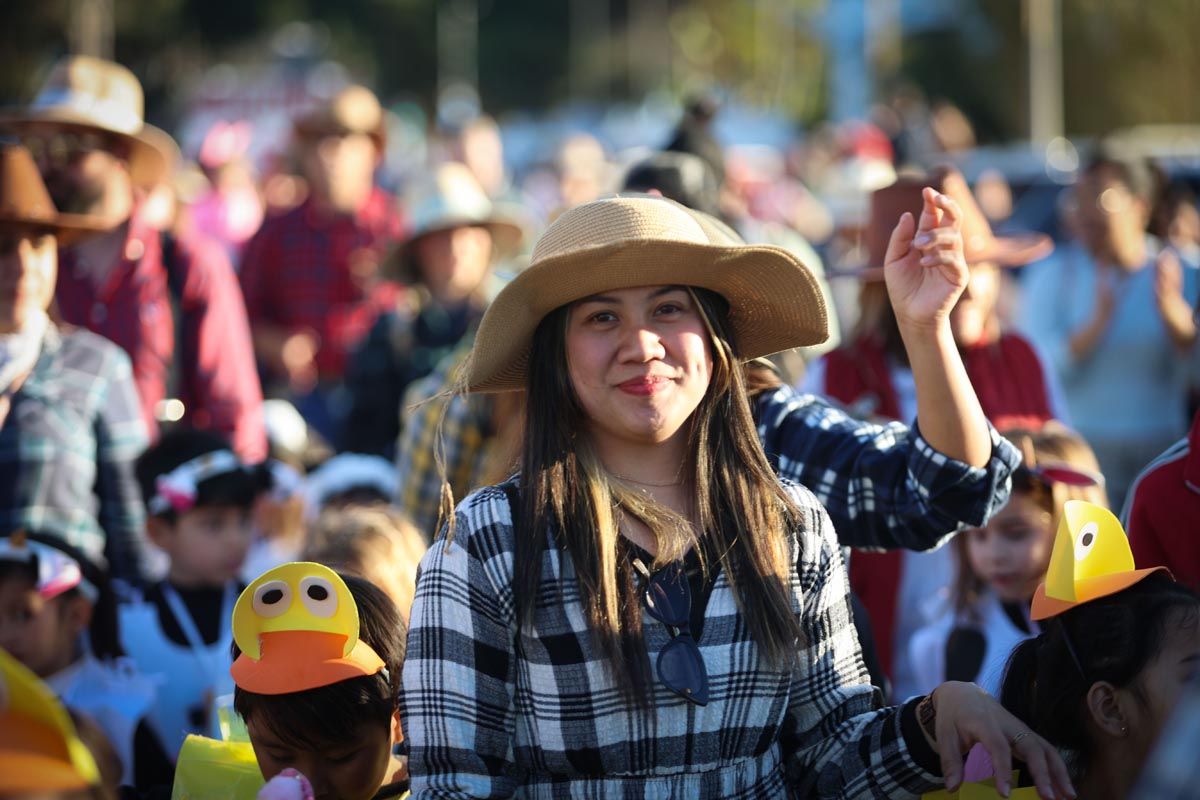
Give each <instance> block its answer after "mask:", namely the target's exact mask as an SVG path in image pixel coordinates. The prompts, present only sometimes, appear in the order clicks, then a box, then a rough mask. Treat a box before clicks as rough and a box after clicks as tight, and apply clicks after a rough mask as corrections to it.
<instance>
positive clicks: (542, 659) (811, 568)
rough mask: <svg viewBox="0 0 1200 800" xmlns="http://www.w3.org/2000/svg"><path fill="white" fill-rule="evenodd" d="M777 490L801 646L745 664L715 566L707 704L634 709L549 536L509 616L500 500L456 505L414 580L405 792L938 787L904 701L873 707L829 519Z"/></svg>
mask: <svg viewBox="0 0 1200 800" xmlns="http://www.w3.org/2000/svg"><path fill="white" fill-rule="evenodd" d="M788 491H789V492H790V493H791V496H792V498H793V499H794V500H795V502H796V503H797V504H798V505H799V507H800V509H801V512H802V513H801V519H800V521H799V522H800V524H799V525H798V528H797V530H794V531H791V532H790V542H791V547H792V552H793V555H794V558H795V561H794V563H795V569H794V570H793V572H792V575H791V580H790V588H791V597H792V605H793V610H794V612H795V614H796V616H797V619H798V621H799V623H800V626H801V630H802V632H803V637H804V638H803V641H804V642H805V643H806V644H804V645H803V646H802V649H801V651H800V653H799V657H798V660H797V662H796V666H795V668H794V669H791V670H787V669H779V668H774V667H772V666H770V665H768V664H767V663H765V662H764V661H763V660H762V659H760V657H759V655H758V649H757V647H756V645H755V644H754V642H753V639H752V637H751V635H750V633H749V630H748V628H747V625H746V624H745V620H744V619H743V618H742V616H741V614H740V612H739V610H738V608H737V604H736V602H735V600H734V595H733V592H732V591H731V588H730V585H729V582H728V580H727V579H726V576H725V574H724V573H723V572H719V573H718V574H717V576H716V581H715V584H714V585H713V588H712V592H711V594H710V596H709V599H708V605H707V608H706V610H705V615H704V616H705V623H704V628H703V632H702V634H701V637H700V641H699V648H700V651H701V653H702V655H703V658H704V663H705V666H706V668H707V671H708V676H709V688H710V699H709V703H708V704H707V705H706V706H704V707H696V706H692V705H690V704H689V703H687V702H686V701H684V700H682V699H679V698H677V697H675V696H674V695H672V694H671V693H670V692H668V691H667V690H666V689H665V688H664V687H663V686H662V685H661V683H659V682H658V681H655V683H654V686H653V697H652V699H651V702H650V704H649V706H648V707H647V708H637V707H635V706H631V705H629V704H628V703H626V702H624V701H623V699H622V697H623V695H622V692H621V690H620V689H619V688H618V687H617V686H616V685H615V684H614V682H613V680H612V678H611V677H610V674H609V672H608V671H607V669H606V662H605V658H604V656H603V654H602V653H601V652H600V651H599V650H598V648H597V646H596V644H595V642H594V640H593V638H592V636H591V634H590V633H589V629H588V624H587V621H586V614H585V611H584V608H583V606H582V603H581V600H580V594H579V589H578V583H577V581H576V579H575V572H574V568H573V566H572V563H571V560H570V558H569V556H567V555H566V554H565V553H563V552H562V551H560V550H558V549H557V548H555V547H554V546H553V538H552V536H551V534H550V533H549V532H548V533H547V537H548V542H549V546H548V548H547V551H546V554H545V556H544V561H543V570H542V585H541V589H540V591H539V593H538V595H539V600H538V602H537V603H536V604H535V610H534V618H533V620H532V622H531V623H524V624H518V622H517V620H516V618H515V607H516V601H515V598H514V596H513V548H514V531H513V523H512V515H511V510H510V506H509V502H508V498H507V497H506V494H505V492H504V490H503V488H502V487H488V488H485V489H481V490H480V491H478V492H475V493H474V494H472V495H470V496H469V497H467V498H466V499H465V500H464V501H463V502H462V503H461V504H460V505H459V507H458V510H457V512H456V514H457V522H456V527H457V530H456V533H455V538H454V541H453V543H451V544H447V543H446V541H445V539H444V538H442V539H440V540H439V541H437V542H436V543H435V544H434V545H433V547H432V548H431V549H430V550H429V552H428V553H427V554H426V556H425V558H424V559H423V560H422V562H421V568H420V573H419V577H418V580H417V593H416V601H415V603H414V605H413V609H412V616H411V623H410V624H411V627H410V631H409V638H408V654H407V657H406V659H405V664H404V681H403V682H404V686H403V693H402V698H401V714H402V724H403V727H404V731H405V735H406V736H407V737H408V741H409V742H410V744H411V749H410V759H409V771H410V774H411V776H412V787H413V796H414V798H418V799H420V798H431V797H439V798H467V797H509V796H514V795H515V796H522V797H539V798H540V797H546V798H550V797H567V796H570V797H596V798H608V797H630V798H632V797H689V798H722V800H725V799H726V798H775V797H786V796H794V797H821V798H911V797H916V796H918V795H920V794H921V793H923V792H926V791H929V790H931V789H933V788H935V787H936V786H937V785H939V784H940V783H941V781H940V779H939V778H938V777H937V776H936V775H935V774H934V771H936V770H937V759H936V757H934V756H932V751H931V750H930V749H929V748H928V745H927V744H926V743H925V742H924V739H923V738H922V737H921V735H920V733H919V731H918V732H916V733H915V735H914V732H913V731H914V730H915V729H914V727H913V725H911V724H906V722H905V720H906V719H912V718H913V712H912V704H911V703H910V704H909V706H906V707H904V708H903V709H899V708H891V709H881V708H879V707H878V706H877V703H876V694H875V691H874V689H873V688H872V687H871V685H870V683H869V679H868V676H867V672H866V669H865V668H864V666H863V663H862V658H861V654H860V652H859V646H858V639H857V636H856V634H855V631H854V628H853V626H852V623H851V617H850V607H849V587H848V584H847V580H846V572H845V568H844V566H843V562H842V556H841V551H840V549H839V547H838V543H837V541H836V539H835V537H834V534H833V528H832V526H831V524H830V522H829V518H828V516H827V515H826V514H825V512H824V510H823V509H822V508H821V506H820V505H819V503H818V502H817V500H816V498H815V497H814V496H813V495H812V493H811V492H809V491H808V490H806V489H803V488H801V487H798V486H794V485H791V484H789V485H788ZM643 631H644V636H645V642H646V649H647V652H648V655H649V658H650V663H651V664H653V663H655V659H656V658H657V655H658V653H659V652H660V651H661V649H662V648H663V647H664V646H665V645H666V643H667V642H668V641H669V635H668V634H667V632H666V631H665V630H664V628H663V626H661V625H659V624H658V623H657V622H655V621H654V620H653V619H652V618H651V617H649V616H648V615H646V614H643ZM914 740H917V741H914ZM910 744H912V746H913V747H915V748H916V750H915V751H910ZM918 761H919V762H920V763H918Z"/></svg>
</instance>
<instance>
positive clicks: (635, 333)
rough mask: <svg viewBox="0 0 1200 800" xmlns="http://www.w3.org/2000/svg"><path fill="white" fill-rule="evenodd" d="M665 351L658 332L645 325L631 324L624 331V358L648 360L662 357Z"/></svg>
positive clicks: (622, 345)
mask: <svg viewBox="0 0 1200 800" xmlns="http://www.w3.org/2000/svg"><path fill="white" fill-rule="evenodd" d="M664 352H665V351H664V348H663V345H662V339H661V338H660V337H659V335H658V333H657V332H655V331H653V330H651V329H650V328H647V327H646V326H644V325H630V326H628V328H627V329H626V330H624V331H623V332H622V336H621V356H622V357H624V358H627V359H636V360H639V361H648V360H649V359H652V358H662V356H663V355H664Z"/></svg>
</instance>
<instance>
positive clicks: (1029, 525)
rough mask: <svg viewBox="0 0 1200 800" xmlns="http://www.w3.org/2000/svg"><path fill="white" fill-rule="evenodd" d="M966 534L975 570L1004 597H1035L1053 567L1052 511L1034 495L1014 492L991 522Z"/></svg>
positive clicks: (1019, 599) (1017, 599)
mask: <svg viewBox="0 0 1200 800" xmlns="http://www.w3.org/2000/svg"><path fill="white" fill-rule="evenodd" d="M963 535H964V536H966V537H967V558H968V560H969V561H970V563H971V569H972V570H974V572H975V574H976V575H978V576H979V577H980V578H981V579H982V580H983V581H984V582H985V583H986V584H987V585H988V586H989V587H991V589H992V591H994V592H995V593H996V595H997V596H999V598H1000V599H1001V600H1004V601H1006V602H1018V603H1023V602H1025V601H1027V600H1029V599H1030V598H1031V597H1033V593H1034V592H1035V591H1036V590H1037V587H1038V584H1039V583H1041V582H1042V580H1044V579H1045V577H1046V569H1047V568H1048V567H1049V566H1050V553H1051V550H1052V548H1053V545H1054V531H1052V530H1051V529H1050V513H1049V512H1048V511H1046V510H1045V509H1044V508H1042V507H1041V506H1040V505H1038V503H1037V502H1036V501H1034V499H1033V498H1032V497H1031V496H1030V495H1027V494H1016V493H1014V494H1013V495H1012V497H1011V498H1010V499H1009V501H1008V505H1006V506H1005V507H1004V508H1003V509H1001V511H1000V513H998V514H996V516H995V517H993V518H992V520H991V521H990V522H989V523H988V524H987V525H985V526H984V527H982V528H974V529H972V530H970V531H968V532H966V533H965V534H963Z"/></svg>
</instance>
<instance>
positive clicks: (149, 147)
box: [0, 109, 179, 188]
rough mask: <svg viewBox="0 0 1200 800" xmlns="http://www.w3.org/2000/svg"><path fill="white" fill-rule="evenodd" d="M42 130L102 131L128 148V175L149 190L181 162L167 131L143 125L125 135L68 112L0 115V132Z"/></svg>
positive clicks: (24, 112) (135, 182)
mask: <svg viewBox="0 0 1200 800" xmlns="http://www.w3.org/2000/svg"><path fill="white" fill-rule="evenodd" d="M39 127H54V128H63V129H68V130H80V131H100V132H102V133H104V134H105V135H108V136H112V137H114V138H115V139H118V140H120V141H122V142H124V143H125V144H126V145H128V146H129V174H130V177H131V178H132V179H133V182H134V184H136V185H137V186H139V187H142V188H149V187H152V186H155V185H156V184H158V183H160V182H162V181H163V180H164V179H165V178H166V177H167V175H168V174H169V173H170V171H171V170H172V169H174V166H175V164H176V162H177V161H178V160H179V147H178V145H176V144H175V140H174V139H172V138H171V135H170V134H169V133H167V132H166V131H164V130H162V129H160V128H156V127H154V126H153V125H143V126H142V130H141V131H139V132H138V133H136V134H130V133H124V132H122V131H116V130H113V129H112V128H107V127H105V126H103V125H98V124H96V121H95V120H94V119H92V118H91V117H88V116H86V115H83V114H74V113H72V112H70V111H67V110H65V109H56V110H55V111H54V112H53V113H44V114H38V113H31V112H29V111H8V112H2V113H0V130H7V131H13V132H19V131H23V130H29V129H32V128H39Z"/></svg>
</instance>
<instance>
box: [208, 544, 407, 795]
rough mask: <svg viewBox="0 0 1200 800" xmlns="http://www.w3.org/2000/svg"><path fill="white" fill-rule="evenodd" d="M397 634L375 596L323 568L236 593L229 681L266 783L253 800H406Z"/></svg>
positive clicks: (273, 575) (401, 633) (394, 619)
mask: <svg viewBox="0 0 1200 800" xmlns="http://www.w3.org/2000/svg"><path fill="white" fill-rule="evenodd" d="M405 633H406V627H405V624H404V622H403V620H402V619H401V617H400V614H399V613H398V611H397V609H396V606H395V605H394V604H393V603H392V601H391V599H389V598H388V596H387V595H386V594H385V593H384V592H383V590H382V589H380V588H379V587H377V586H375V585H374V584H372V583H370V582H369V581H366V580H364V579H363V578H360V577H356V576H352V575H345V576H343V575H339V574H338V573H336V572H334V571H333V570H332V569H330V568H329V567H327V566H324V565H322V564H316V563H312V562H306V561H301V562H293V563H288V564H282V565H280V566H278V567H276V568H274V569H271V570H268V571H267V572H265V573H263V574H262V575H260V576H258V577H257V578H256V579H255V580H254V581H252V582H251V583H250V585H249V586H247V587H246V590H245V591H244V592H242V594H241V596H240V597H238V601H237V605H236V606H234V609H233V637H234V648H233V654H234V662H233V667H232V668H231V669H230V674H231V675H232V677H233V681H234V683H235V685H236V688H235V689H234V698H233V702H234V709H235V710H236V711H237V713H238V715H240V716H241V718H242V719H243V720H244V721H245V723H246V731H247V733H248V735H249V739H250V744H251V745H252V746H253V748H254V756H255V759H256V760H257V761H258V766H259V769H260V770H261V771H262V777H263V779H264V780H266V781H267V782H268V783H267V787H266V788H265V789H264V790H263V791H262V792H260V794H259V795H258V796H259V798H260V799H261V800H268V798H287V797H295V798H301V797H306V798H311V797H313V796H316V797H335V798H338V799H339V800H383V799H384V798H391V797H404V796H406V795H407V793H408V788H409V786H408V770H407V762H406V759H405V758H404V756H402V755H399V754H398V753H397V746H398V745H400V743H401V742H403V741H404V738H405V736H404V733H403V732H402V730H401V727H400V716H399V711H398V708H397V705H398V694H399V691H400V673H401V669H402V667H403V662H404V637H405ZM297 784H298V785H297ZM301 787H303V791H300V789H301ZM288 789H291V790H292V791H288Z"/></svg>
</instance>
